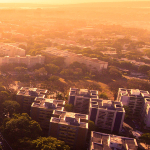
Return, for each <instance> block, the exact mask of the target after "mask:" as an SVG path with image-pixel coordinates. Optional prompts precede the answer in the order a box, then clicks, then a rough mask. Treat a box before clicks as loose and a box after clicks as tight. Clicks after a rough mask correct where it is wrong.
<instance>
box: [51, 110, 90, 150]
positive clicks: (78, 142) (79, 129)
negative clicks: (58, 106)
mask: <svg viewBox="0 0 150 150" xmlns="http://www.w3.org/2000/svg"><path fill="white" fill-rule="evenodd" d="M53 115H54V117H52V118H51V120H50V127H49V136H52V137H55V138H57V139H59V140H62V141H64V142H65V143H66V144H67V145H69V146H70V147H71V148H72V149H74V150H83V149H85V142H86V136H87V132H88V115H85V114H79V113H72V112H65V111H57V110H54V112H53Z"/></svg>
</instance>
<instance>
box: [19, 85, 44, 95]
mask: <svg viewBox="0 0 150 150" xmlns="http://www.w3.org/2000/svg"><path fill="white" fill-rule="evenodd" d="M46 93H47V90H45V89H38V88H30V87H21V89H20V91H18V93H17V95H24V96H34V97H41V98H44V97H45V94H46Z"/></svg>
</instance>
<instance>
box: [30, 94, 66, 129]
mask: <svg viewBox="0 0 150 150" xmlns="http://www.w3.org/2000/svg"><path fill="white" fill-rule="evenodd" d="M64 105H65V101H63V100H55V99H47V98H42V97H36V98H35V100H34V102H33V103H32V105H31V111H30V116H31V118H32V119H34V120H36V121H37V122H38V123H39V124H40V126H41V128H42V129H45V130H49V122H50V119H51V117H52V114H53V110H59V111H63V110H64Z"/></svg>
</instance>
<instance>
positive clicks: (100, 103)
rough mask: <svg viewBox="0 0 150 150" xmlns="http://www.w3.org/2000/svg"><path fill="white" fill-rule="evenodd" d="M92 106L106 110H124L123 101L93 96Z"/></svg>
mask: <svg viewBox="0 0 150 150" xmlns="http://www.w3.org/2000/svg"><path fill="white" fill-rule="evenodd" d="M90 107H92V108H97V109H105V110H114V111H115V110H116V111H124V108H123V105H122V102H116V101H111V100H103V99H96V98H91V100H90Z"/></svg>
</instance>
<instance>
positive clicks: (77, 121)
mask: <svg viewBox="0 0 150 150" xmlns="http://www.w3.org/2000/svg"><path fill="white" fill-rule="evenodd" d="M53 116H56V117H52V118H51V120H50V122H55V123H59V124H66V125H72V126H79V127H81V128H87V129H88V115H85V114H79V113H73V112H66V111H58V110H54V112H53Z"/></svg>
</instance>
